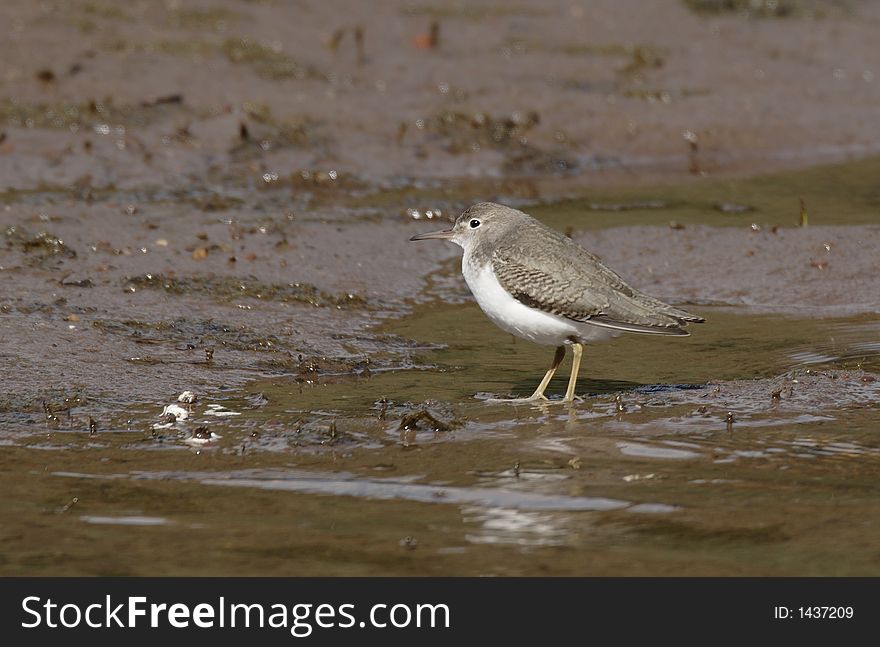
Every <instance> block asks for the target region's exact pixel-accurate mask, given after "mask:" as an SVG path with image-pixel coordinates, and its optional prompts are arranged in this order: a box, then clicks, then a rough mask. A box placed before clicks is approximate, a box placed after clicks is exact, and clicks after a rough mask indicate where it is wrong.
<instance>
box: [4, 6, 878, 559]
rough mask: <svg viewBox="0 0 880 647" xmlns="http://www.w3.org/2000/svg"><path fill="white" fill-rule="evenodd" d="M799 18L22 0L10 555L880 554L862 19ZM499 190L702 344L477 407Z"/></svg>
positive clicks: (8, 185)
mask: <svg viewBox="0 0 880 647" xmlns="http://www.w3.org/2000/svg"><path fill="white" fill-rule="evenodd" d="M780 4H784V5H785V12H783V13H779V12H777V11H776V8H778V7H777V5H773V6H772V7H771V6H770V4H769V3H768V4H767V6H765V7H764V8H763V9H762V10H761V11H757V10H752V11H746V12H742V11H738V12H728V11H718V12H715V11H709V10H707V9H706V7H705V6H704V5H705V3H700V2H669V1H662V0H652V1H651V2H639V3H635V2H633V3H629V2H611V1H608V2H604V1H603V2H592V3H589V6H586V5H585V6H584V7H581V6H577V5H572V4H571V3H569V2H541V3H537V2H535V3H528V2H527V3H519V4H517V5H516V6H506V5H505V6H502V5H498V4H492V3H491V2H480V3H467V4H466V5H463V4H460V3H459V4H454V5H453V4H449V5H447V4H445V3H435V4H432V3H408V2H388V3H380V4H373V3H370V6H369V8H368V7H367V5H366V4H364V3H349V2H346V3H320V2H312V1H305V2H298V3H282V2H275V1H273V0H269V1H267V2H244V1H239V0H219V1H217V2H212V3H210V4H199V5H198V6H190V4H189V3H187V4H186V5H184V4H181V3H176V2H168V3H156V2H147V1H143V2H141V1H138V2H133V3H127V4H126V5H125V6H124V7H123V6H117V5H115V4H112V3H108V2H94V1H92V0H90V1H89V2H54V1H50V2H43V3H39V4H34V3H30V2H24V1H23V0H15V1H13V2H5V3H3V5H2V7H0V24H2V25H4V29H5V32H4V36H5V37H4V39H2V41H0V43H2V44H0V50H2V52H3V54H4V56H2V57H0V286H2V287H0V366H2V370H0V446H2V447H3V452H0V464H2V465H0V466H2V467H3V469H2V470H0V472H2V473H3V475H4V476H3V477H2V479H0V480H2V482H0V487H2V488H3V490H4V492H6V493H7V497H6V504H5V505H4V507H3V508H2V509H0V547H2V549H3V550H0V572H3V573H6V574H53V575H59V574H91V575H94V574H106V575H126V574H134V575H141V574H147V573H149V574H177V575H180V574H212V575H218V574H224V575H232V574H251V575H255V574H278V573H283V574H299V575H303V574H345V575H380V574H386V575H387V574H405V575H419V574H421V575H425V574H445V575H448V574H451V573H455V574H481V575H482V574H485V575H517V574H519V575H541V574H544V575H547V574H560V575H564V574H593V575H600V574H616V575H620V574H631V575H645V574H664V575H665V574H693V575H718V574H723V575H739V574H757V575H766V574H781V575H805V574H816V575H829V574H847V575H864V574H869V573H878V572H880V565H878V562H877V555H876V551H875V550H873V548H872V544H871V542H872V541H875V540H876V536H877V528H880V519H878V517H877V513H876V509H877V508H876V487H875V484H876V478H877V474H878V467H880V462H878V457H880V443H878V440H877V435H876V429H877V426H878V409H877V402H878V397H880V392H878V390H880V345H878V342H877V339H878V338H880V330H878V323H877V316H878V314H880V277H878V275H877V272H876V258H877V257H878V253H877V250H880V225H878V222H880V217H878V199H877V189H876V178H877V177H878V173H880V157H877V155H878V153H880V134H878V132H877V130H876V128H874V125H875V121H876V119H875V115H876V106H877V105H878V101H880V81H878V79H880V55H878V51H880V50H878V49H877V48H876V42H875V41H876V29H877V26H878V24H880V6H877V5H875V4H873V3H868V2H857V1H853V2H846V3H840V2H834V1H829V2H826V1H824V0H804V1H803V2H802V1H800V0H791V2H786V3H780ZM635 11H638V15H639V19H638V20H633V19H632V15H633V13H634V12H635ZM483 200H493V201H498V202H503V203H505V204H511V205H514V206H519V207H522V208H524V209H526V210H527V211H529V212H530V213H532V214H533V215H535V216H536V217H538V218H539V219H541V220H542V221H544V222H545V223H547V224H548V225H549V226H551V227H554V228H556V229H558V230H559V231H563V232H565V233H567V234H568V235H570V236H572V237H573V238H574V239H575V240H577V241H578V242H579V243H581V244H583V245H584V246H585V247H587V248H588V249H590V250H591V251H594V252H595V253H597V254H598V255H599V256H601V257H602V258H603V260H604V261H605V262H607V263H608V264H609V265H610V266H612V267H613V268H615V269H616V270H617V271H618V272H619V273H620V274H622V275H623V276H624V277H625V278H626V279H627V280H628V281H629V282H631V283H632V284H633V285H634V286H636V287H638V288H640V289H643V290H645V291H646V292H649V293H651V294H654V295H656V296H658V297H661V298H664V299H666V300H669V301H671V302H675V303H681V304H687V307H688V309H689V310H694V311H695V312H698V313H701V314H706V316H707V318H708V323H707V324H706V325H705V326H701V327H698V328H696V329H695V330H694V331H693V333H694V334H693V336H692V337H689V338H687V339H684V340H680V341H679V342H677V343H674V344H664V343H656V344H655V343H651V342H650V340H645V339H644V338H642V337H638V336H627V337H623V338H621V339H618V340H616V341H614V342H612V343H611V344H609V345H606V346H601V347H599V346H597V347H595V348H591V349H589V350H588V355H587V361H586V363H585V369H584V372H583V373H582V376H583V378H582V380H581V382H580V388H579V392H580V394H581V395H582V397H583V400H582V401H581V402H579V403H578V404H577V406H575V407H573V408H567V407H563V406H561V405H560V404H559V403H557V402H553V403H551V404H549V405H547V406H543V407H511V406H509V405H506V404H502V405H488V404H486V402H485V400H486V399H487V398H489V397H498V396H502V397H503V396H505V395H523V394H525V393H528V392H530V391H531V390H532V389H533V388H534V383H535V381H536V379H537V378H538V377H539V373H540V372H541V371H542V370H543V368H544V367H545V366H546V363H547V361H549V356H548V355H547V353H548V352H549V351H548V350H547V349H545V348H541V347H536V346H533V345H530V344H525V343H523V342H519V343H517V342H516V341H515V340H512V339H511V338H510V336H509V335H504V334H503V333H501V332H500V331H498V330H496V329H495V328H494V327H492V325H491V324H490V323H489V322H488V321H486V319H485V317H484V316H483V315H482V314H481V313H480V311H479V309H478V308H477V306H476V305H475V304H473V302H472V299H471V297H470V295H469V293H468V291H467V289H466V286H465V285H464V282H463V280H462V279H461V276H460V272H459V267H458V265H459V260H458V257H459V254H460V252H459V251H458V250H457V249H456V248H454V247H453V246H451V245H448V244H441V243H436V244H430V243H423V244H415V243H410V242H408V239H409V237H410V236H412V235H413V234H415V233H418V232H423V231H427V230H432V229H437V228H441V227H444V226H446V223H447V222H448V221H449V220H450V219H451V218H454V217H455V215H456V214H457V213H458V212H459V211H460V210H461V209H462V208H464V207H466V206H467V205H468V204H470V203H473V202H476V201H483ZM566 368H567V365H564V366H563V370H562V371H561V372H560V375H559V376H558V377H557V378H556V380H554V381H553V382H552V383H551V385H550V390H549V392H550V393H552V394H553V395H554V398H557V396H558V394H559V392H560V390H561V388H562V387H561V381H563V380H564V377H563V375H562V374H563V373H564V372H565V370H566ZM184 391H192V392H194V393H195V395H196V399H195V401H194V402H180V403H179V402H178V401H177V398H178V396H179V395H180V394H181V393H182V392H184ZM557 399H558V398H557ZM169 405H171V406H173V407H175V408H174V409H173V411H176V412H177V413H174V414H172V415H171V417H170V418H169V414H168V407H169ZM163 412H164V415H163ZM181 412H183V413H181ZM178 416H179V417H178ZM829 501H832V502H834V504H833V505H829V504H828V502H829ZM47 536H52V537H59V538H61V539H60V540H59V541H58V542H54V541H46V540H45V538H46V537H47ZM157 546H175V547H178V548H179V550H177V551H167V550H164V549H162V550H160V549H157ZM147 569H149V570H147Z"/></svg>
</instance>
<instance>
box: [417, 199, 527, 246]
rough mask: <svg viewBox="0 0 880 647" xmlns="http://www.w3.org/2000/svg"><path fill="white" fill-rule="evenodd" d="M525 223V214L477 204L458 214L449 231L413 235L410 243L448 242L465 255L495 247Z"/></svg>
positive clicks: (489, 204)
mask: <svg viewBox="0 0 880 647" xmlns="http://www.w3.org/2000/svg"><path fill="white" fill-rule="evenodd" d="M523 219H528V216H526V214H524V213H522V212H521V211H517V210H516V209H511V208H510V207H505V206H504V205H501V204H496V203H494V202H478V203H476V204H474V205H471V206H470V207H468V208H467V209H465V210H464V211H462V212H461V215H460V216H459V217H458V218H456V219H455V224H453V225H452V227H450V228H449V229H443V230H441V231H432V232H428V233H425V234H416V235H415V236H413V237H412V238H410V240H431V239H438V240H448V241H451V242H453V243H455V244H456V245H459V246H460V247H462V248H463V249H464V250H465V251H467V250H468V249H471V248H473V247H475V246H478V245H484V244H486V245H494V243H495V242H496V241H497V240H499V239H500V238H502V237H503V236H504V235H505V233H507V232H508V231H511V230H514V229H516V228H517V227H518V226H519V225H521V224H522V222H523Z"/></svg>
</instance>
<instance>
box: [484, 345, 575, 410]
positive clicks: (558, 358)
mask: <svg viewBox="0 0 880 647" xmlns="http://www.w3.org/2000/svg"><path fill="white" fill-rule="evenodd" d="M564 358H565V346H558V347H557V348H556V354H555V355H553V363H552V364H551V365H550V368H548V369H547V373H546V374H545V375H544V379H543V380H541V383H540V384H539V385H538V388H537V389H535V392H534V393H532V394H531V395H530V396H529V397H527V398H503V399H496V398H490V399H488V400H486V402H489V403H491V404H497V403H500V402H505V403H507V404H510V403H517V402H535V401H536V400H546V399H547V397H546V396H545V395H544V391H545V390H547V385H548V384H550V380H551V379H552V378H553V374H554V373H556V369H557V368H559V365H560V364H562V360H563V359H564Z"/></svg>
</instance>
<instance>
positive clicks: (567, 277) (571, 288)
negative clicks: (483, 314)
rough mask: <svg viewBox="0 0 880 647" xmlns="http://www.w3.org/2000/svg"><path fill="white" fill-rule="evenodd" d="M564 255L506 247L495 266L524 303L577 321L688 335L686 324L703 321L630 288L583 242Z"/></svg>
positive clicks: (566, 248)
mask: <svg viewBox="0 0 880 647" xmlns="http://www.w3.org/2000/svg"><path fill="white" fill-rule="evenodd" d="M558 249H559V253H551V254H549V255H548V254H547V253H546V251H547V249H546V247H545V248H544V251H545V253H544V254H542V255H541V259H540V267H539V266H538V263H537V261H536V260H535V255H533V254H529V253H527V252H525V250H524V249H523V248H522V247H521V246H513V247H500V248H498V249H496V250H495V252H494V253H493V255H492V268H493V270H494V271H495V276H496V277H497V278H498V281H499V282H500V283H501V285H502V287H504V289H505V290H507V291H508V292H510V294H511V295H513V297H514V298H515V299H517V300H518V301H519V302H521V303H523V304H524V305H527V306H529V307H532V308H536V309H538V310H542V311H544V312H548V313H550V314H554V315H558V316H560V317H566V318H568V319H572V320H574V321H578V322H582V323H589V324H593V325H597V326H602V327H606V328H613V329H617V330H623V331H629V332H640V333H653V334H660V335H686V334H688V333H687V332H686V331H685V330H683V328H682V326H683V325H684V324H685V322H687V321H699V320H700V318H699V317H695V316H694V315H691V314H689V313H687V312H684V311H683V310H679V309H677V308H674V307H673V306H670V305H668V304H666V303H663V302H662V301H658V300H657V299H654V298H653V297H649V296H647V295H645V294H641V293H639V292H637V291H635V290H633V289H632V288H631V287H630V286H628V285H627V284H626V283H625V282H624V281H623V279H621V278H620V277H619V276H618V275H617V274H616V273H615V272H613V271H612V270H610V269H608V268H607V267H605V266H604V265H603V264H602V263H601V262H600V261H599V260H598V259H597V258H596V257H595V256H593V255H592V254H590V253H589V252H587V251H586V250H584V249H583V248H582V247H580V246H578V245H577V244H575V243H573V242H570V241H566V242H565V243H564V244H563V246H561V247H558Z"/></svg>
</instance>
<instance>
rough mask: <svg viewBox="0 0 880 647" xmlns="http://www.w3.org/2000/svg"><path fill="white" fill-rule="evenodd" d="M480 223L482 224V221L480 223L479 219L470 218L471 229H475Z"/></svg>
mask: <svg viewBox="0 0 880 647" xmlns="http://www.w3.org/2000/svg"><path fill="white" fill-rule="evenodd" d="M481 224H482V223H481V222H480V221H479V220H477V219H476V218H474V219H473V220H471V222H470V225H471V229H476V228H477V227H479V226H480V225H481Z"/></svg>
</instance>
